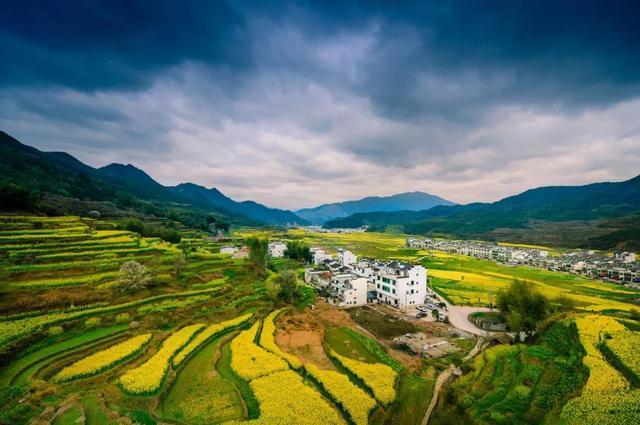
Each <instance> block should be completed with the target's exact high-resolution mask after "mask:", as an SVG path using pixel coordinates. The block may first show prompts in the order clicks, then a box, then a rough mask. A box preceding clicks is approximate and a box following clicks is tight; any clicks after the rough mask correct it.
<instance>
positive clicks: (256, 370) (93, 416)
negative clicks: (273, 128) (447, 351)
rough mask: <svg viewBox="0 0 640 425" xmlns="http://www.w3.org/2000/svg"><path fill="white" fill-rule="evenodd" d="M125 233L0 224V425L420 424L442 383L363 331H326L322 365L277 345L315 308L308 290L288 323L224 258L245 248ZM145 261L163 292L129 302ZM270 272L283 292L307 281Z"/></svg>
mask: <svg viewBox="0 0 640 425" xmlns="http://www.w3.org/2000/svg"><path fill="white" fill-rule="evenodd" d="M117 226H118V223H117V222H110V221H100V220H98V221H96V220H91V219H81V218H78V217H55V218H53V217H29V216H22V217H21V216H4V217H1V218H0V265H1V266H2V268H1V272H0V273H1V278H2V280H1V284H0V400H2V403H3V410H2V412H0V424H5V423H6V424H26V423H51V424H79V423H84V424H100V425H101V424H121V423H144V424H155V423H161V422H164V423H167V422H168V423H180V424H209V423H223V422H227V421H230V420H232V421H238V423H240V422H244V421H247V420H251V419H255V420H257V421H258V422H263V423H266V424H269V423H296V424H316V423H317V424H320V423H322V424H324V423H327V420H328V421H329V423H345V424H365V423H376V424H383V423H402V424H405V423H408V424H411V423H416V424H417V423H419V422H420V421H421V419H422V416H423V414H424V411H425V409H426V405H427V403H428V398H429V397H430V392H431V389H432V387H433V381H434V378H435V376H434V374H433V373H434V372H433V367H431V366H430V365H422V364H421V363H418V364H417V366H416V364H414V363H415V362H413V360H412V361H411V362H410V364H408V365H405V364H402V363H400V362H399V361H398V360H397V359H395V358H394V357H393V356H392V355H391V354H390V351H389V350H390V349H389V347H387V346H384V345H381V344H380V343H379V342H377V341H375V340H373V339H371V338H369V337H368V336H366V335H364V334H361V333H359V332H358V331H357V329H358V325H357V324H356V323H355V322H350V323H347V324H344V323H343V324H341V325H340V326H336V325H335V324H330V323H322V324H321V328H324V327H325V326H326V329H327V330H329V331H328V332H327V338H326V339H323V338H321V339H319V340H316V342H317V345H316V346H315V348H314V349H315V350H316V351H319V352H322V353H323V356H324V358H325V360H324V361H320V362H319V363H317V364H316V363H313V361H311V362H309V361H306V360H305V361H303V360H300V359H298V360H296V359H295V356H293V355H291V354H289V353H287V352H286V351H285V349H284V348H280V347H279V346H278V345H277V344H276V334H278V333H281V332H288V330H287V331H284V330H283V329H282V327H283V326H288V325H283V323H289V322H288V321H289V320H290V319H289V318H290V317H293V319H291V320H293V322H291V323H297V324H300V325H301V326H303V327H304V326H309V325H308V324H306V321H307V320H310V318H309V316H308V314H311V313H308V312H313V311H314V310H308V309H307V307H306V306H308V305H309V304H311V303H314V292H313V290H312V288H310V287H305V286H303V287H301V297H300V299H299V300H298V301H297V302H296V305H295V306H292V307H289V309H286V308H285V309H280V310H278V308H280V306H278V305H276V303H275V302H274V301H273V300H272V298H270V297H269V296H268V294H267V291H266V288H265V283H264V282H263V281H261V280H260V279H258V278H257V277H256V274H255V271H254V268H253V267H252V266H251V265H250V264H249V263H248V262H247V260H234V259H232V258H231V257H229V256H222V255H220V254H219V253H218V252H219V249H220V247H221V246H223V245H227V244H230V243H231V244H235V245H236V246H240V245H241V243H242V241H241V240H240V239H238V238H234V239H231V240H229V239H227V240H222V241H219V240H216V239H214V238H212V237H211V236H210V235H208V234H206V233H203V232H201V231H196V230H190V229H180V234H181V237H182V238H181V241H180V242H179V243H168V242H164V241H162V240H160V239H157V238H147V237H141V236H140V235H138V234H136V233H133V232H129V231H126V230H120V229H118V228H117ZM395 242H397V240H394V241H393V243H392V242H391V241H389V243H388V244H386V245H384V246H382V247H381V248H380V249H381V250H387V249H388V250H393V249H395V248H394V247H395ZM132 260H133V261H136V262H138V263H139V264H141V265H142V266H144V267H146V271H145V273H147V274H148V276H149V278H150V280H149V282H150V284H149V285H148V286H146V287H143V288H140V289H137V290H123V289H121V285H122V283H121V277H122V272H121V270H120V269H121V266H122V265H123V264H125V263H128V262H130V261H132ZM268 266H269V275H270V276H273V275H275V274H277V273H279V272H281V271H283V270H289V269H291V270H295V271H297V272H298V273H299V272H300V271H301V270H302V264H301V263H300V262H298V261H294V260H290V259H273V260H270V261H269V263H268ZM325 308H331V307H325ZM270 313H272V314H270ZM298 314H301V315H302V316H297V315H298ZM318 314H319V313H318ZM323 314H326V313H323ZM365 314H366V312H365V313H362V315H360V316H359V317H364V315H365ZM300 317H302V319H300ZM346 317H347V318H348V317H349V316H346ZM313 323H319V322H318V319H317V318H315V319H313ZM313 326H316V325H313ZM314 329H316V330H317V331H318V332H320V335H324V330H318V328H314ZM248 332H249V333H248ZM247 333H248V334H247ZM332 336H335V337H332ZM345 341H346V342H345ZM345 343H346V344H351V349H348V348H347V346H346V345H345ZM355 347H357V350H355V351H354V348H355ZM247 353H249V355H247ZM329 359H330V360H329ZM350 361H351V362H354V363H350ZM314 366H315V367H316V368H314ZM427 370H431V372H430V373H426V374H425V371H427ZM370 371H376V372H375V374H376V375H378V374H380V377H375V376H376V375H371V373H370ZM274 389H275V391H274ZM319 413H320V414H319ZM327 418H329V419H327Z"/></svg>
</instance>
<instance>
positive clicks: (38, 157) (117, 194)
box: [0, 132, 452, 225]
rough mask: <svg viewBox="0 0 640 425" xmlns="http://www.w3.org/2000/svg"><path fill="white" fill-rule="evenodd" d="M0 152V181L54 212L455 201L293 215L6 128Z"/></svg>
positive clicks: (229, 211) (412, 198)
mask: <svg viewBox="0 0 640 425" xmlns="http://www.w3.org/2000/svg"><path fill="white" fill-rule="evenodd" d="M0 154H2V156H1V158H0V171H1V172H2V176H1V177H0V181H1V182H2V183H3V184H9V183H11V184H14V185H18V187H21V188H23V189H24V190H26V191H27V192H29V193H30V194H31V195H34V194H36V195H37V197H38V199H39V200H38V203H37V204H38V206H39V209H40V210H42V212H47V213H53V214H56V213H66V214H71V213H75V214H83V213H86V212H87V211H88V210H98V211H99V212H102V213H106V214H108V215H114V214H115V215H117V214H118V213H120V214H121V215H127V214H129V213H131V212H132V211H133V212H139V213H142V214H147V215H153V216H159V217H167V218H172V219H179V220H178V221H183V222H185V224H189V225H190V224H193V220H194V218H193V217H191V216H193V215H198V216H200V217H201V216H203V215H205V214H207V213H215V214H218V215H219V216H220V217H226V219H228V220H229V221H230V222H232V223H234V224H242V225H256V224H269V225H288V224H301V225H306V224H310V223H311V222H313V223H323V222H324V221H326V220H330V219H333V218H336V217H345V216H347V215H349V214H353V213H358V212H368V211H400V210H424V209H428V208H431V207H432V206H434V205H450V204H452V203H451V202H449V201H446V200H444V199H442V198H438V197H436V196H433V195H429V194H427V193H420V192H414V193H406V194H400V195H394V196H390V197H370V198H365V199H361V200H359V201H347V202H342V203H338V204H328V205H321V206H319V207H317V208H312V209H307V210H301V212H300V214H295V213H293V212H291V211H288V210H282V209H277V208H269V207H267V206H265V205H262V204H259V203H257V202H254V201H235V200H233V199H231V198H230V197H228V196H226V195H224V194H223V193H222V192H221V191H219V190H218V189H216V188H205V187H203V186H199V185H197V184H194V183H182V184H179V185H177V186H164V185H162V184H160V183H158V182H157V181H155V180H154V179H153V178H152V177H151V176H149V175H148V174H147V173H146V172H144V171H143V170H141V169H139V168H137V167H135V166H133V165H131V164H126V165H125V164H109V165H106V166H104V167H101V168H93V167H91V166H89V165H87V164H84V163H83V162H81V161H79V160H78V159H76V158H74V157H73V156H71V155H69V154H68V153H65V152H42V151H40V150H38V149H36V148H34V147H31V146H28V145H25V144H23V143H21V142H19V141H18V140H16V139H15V138H13V137H11V136H10V135H9V134H7V133H5V132H0ZM5 203H6V202H5ZM32 207H33V205H32ZM125 210H127V211H128V212H127V211H125ZM328 211H334V213H328ZM186 216H189V217H186ZM307 216H308V217H312V218H313V220H308V219H307V218H306V217H307ZM318 217H322V219H320V220H319V219H318Z"/></svg>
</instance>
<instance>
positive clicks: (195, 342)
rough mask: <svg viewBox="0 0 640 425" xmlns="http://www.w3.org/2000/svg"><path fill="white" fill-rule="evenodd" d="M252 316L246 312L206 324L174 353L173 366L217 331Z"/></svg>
mask: <svg viewBox="0 0 640 425" xmlns="http://www.w3.org/2000/svg"><path fill="white" fill-rule="evenodd" d="M252 316H253V314H251V313H248V314H244V315H242V316H239V317H236V318H235V319H231V320H226V321H224V322H220V323H214V324H213V325H209V326H207V327H206V328H205V330H203V331H202V332H200V333H199V334H198V335H196V337H195V338H193V339H192V340H191V342H190V343H188V344H187V345H185V347H184V348H183V349H182V350H180V352H179V353H178V354H176V356H175V357H174V358H173V362H172V363H173V367H178V366H180V364H181V363H182V362H183V361H184V360H185V359H186V358H187V357H189V355H191V353H193V352H194V351H195V350H197V349H198V347H200V346H201V345H202V344H204V343H205V342H207V341H208V340H209V339H211V338H213V337H214V336H216V334H219V333H221V332H223V331H225V330H227V329H229V328H233V327H234V326H238V325H241V324H243V323H244V322H246V321H247V320H249V319H251V317H252Z"/></svg>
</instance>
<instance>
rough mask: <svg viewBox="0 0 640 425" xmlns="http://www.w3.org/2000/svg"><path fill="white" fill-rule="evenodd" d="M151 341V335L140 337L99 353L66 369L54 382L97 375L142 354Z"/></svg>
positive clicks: (58, 374) (54, 378)
mask: <svg viewBox="0 0 640 425" xmlns="http://www.w3.org/2000/svg"><path fill="white" fill-rule="evenodd" d="M150 340H151V334H150V333H148V334H144V335H138V336H135V337H133V338H130V339H128V340H126V341H124V342H121V343H119V344H116V345H114V346H111V347H109V348H107V349H105V350H102V351H98V352H97V353H94V354H92V355H90V356H88V357H85V358H83V359H82V360H78V361H77V362H75V363H73V364H71V365H69V366H67V367H65V368H64V369H62V370H61V371H60V372H58V373H57V374H56V375H55V376H54V377H53V381H54V382H64V381H70V380H72V379H76V378H85V377H88V376H93V375H97V374H99V373H101V372H104V371H105V370H107V369H110V368H111V367H113V366H115V365H117V364H118V363H120V362H122V361H124V360H126V359H128V358H131V357H132V356H134V355H136V354H138V353H140V351H142V348H143V347H144V346H145V345H146V344H147V343H148V342H149V341H150Z"/></svg>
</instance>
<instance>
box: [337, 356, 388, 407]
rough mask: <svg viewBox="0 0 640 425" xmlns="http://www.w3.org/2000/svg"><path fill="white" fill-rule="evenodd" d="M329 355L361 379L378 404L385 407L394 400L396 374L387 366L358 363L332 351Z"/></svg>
mask: <svg viewBox="0 0 640 425" xmlns="http://www.w3.org/2000/svg"><path fill="white" fill-rule="evenodd" d="M329 354H330V355H331V356H332V357H333V358H334V359H336V360H337V361H338V362H339V363H340V364H341V365H342V366H343V367H345V368H346V369H347V370H349V371H350V372H352V373H353V374H354V375H356V376H357V377H358V378H360V379H362V382H364V384H365V385H366V386H367V387H368V388H369V389H370V390H371V391H372V392H373V395H374V396H375V397H376V399H377V400H378V401H379V402H380V403H382V404H383V405H385V406H386V405H387V404H389V403H391V402H392V401H393V400H395V398H396V389H395V383H396V378H397V377H398V374H397V373H396V372H395V371H394V370H393V369H391V368H390V367H389V366H387V365H385V364H382V363H364V362H360V361H358V360H353V359H350V358H348V357H344V356H341V355H340V354H338V353H336V352H335V351H333V350H330V352H329Z"/></svg>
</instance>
